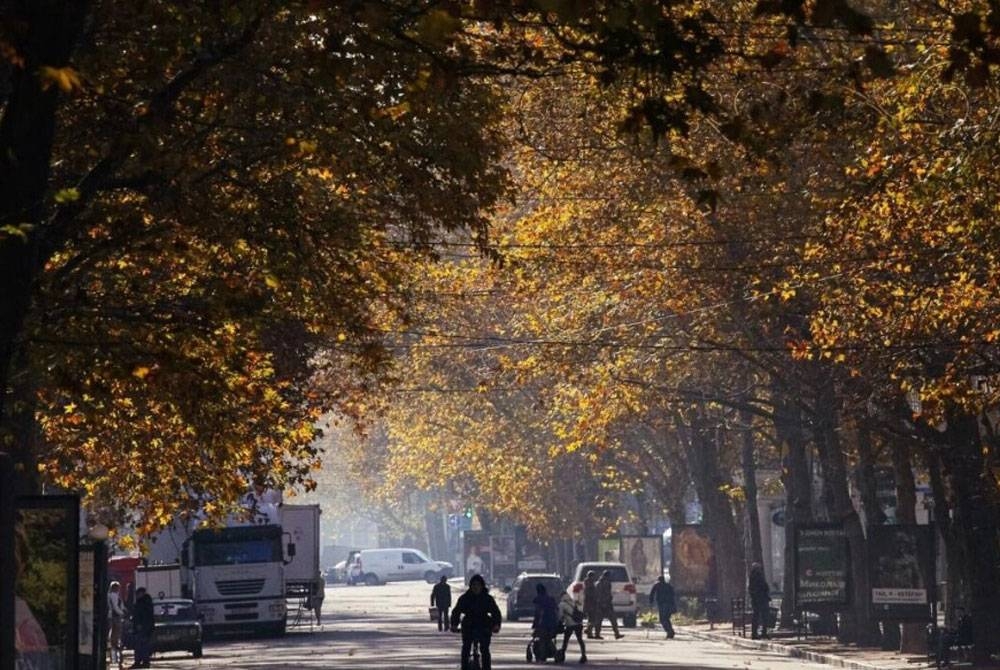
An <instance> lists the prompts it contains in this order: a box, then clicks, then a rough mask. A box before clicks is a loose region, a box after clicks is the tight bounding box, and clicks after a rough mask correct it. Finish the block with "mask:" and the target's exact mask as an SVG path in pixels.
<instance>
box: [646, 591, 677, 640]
mask: <svg viewBox="0 0 1000 670" xmlns="http://www.w3.org/2000/svg"><path fill="white" fill-rule="evenodd" d="M649 604H650V605H651V606H655V607H656V609H658V610H659V612H660V625H661V626H663V630H664V631H665V632H666V634H667V639H668V640H672V639H673V638H674V625H673V624H672V623H671V622H670V617H672V616H673V615H674V612H676V611H677V601H676V599H675V598H674V587H673V586H671V585H670V582H668V581H667V580H666V579H664V578H663V575H660V577H659V578H658V579H657V580H656V583H655V584H653V590H652V591H650V592H649Z"/></svg>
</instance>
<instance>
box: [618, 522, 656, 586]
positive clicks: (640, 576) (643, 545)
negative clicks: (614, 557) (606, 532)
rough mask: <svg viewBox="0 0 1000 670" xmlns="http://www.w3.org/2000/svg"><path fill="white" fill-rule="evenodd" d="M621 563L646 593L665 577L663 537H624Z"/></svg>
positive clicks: (622, 539)
mask: <svg viewBox="0 0 1000 670" xmlns="http://www.w3.org/2000/svg"><path fill="white" fill-rule="evenodd" d="M621 562H622V563H624V564H625V565H626V566H628V571H629V575H631V577H632V580H633V581H634V582H635V583H636V585H637V586H638V587H639V588H640V589H641V590H643V591H644V592H647V591H649V590H650V589H651V588H653V584H655V583H656V580H657V579H658V578H659V577H661V576H663V537H662V536H660V535H622V538H621Z"/></svg>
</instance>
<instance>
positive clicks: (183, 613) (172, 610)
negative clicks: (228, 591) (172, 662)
mask: <svg viewBox="0 0 1000 670" xmlns="http://www.w3.org/2000/svg"><path fill="white" fill-rule="evenodd" d="M153 620H154V621H155V627H154V629H153V651H187V652H190V653H191V654H192V655H193V656H194V657H195V658H201V621H200V620H199V619H198V610H197V609H196V608H195V606H194V602H192V601H190V600H186V599H183V598H166V599H164V600H154V601H153Z"/></svg>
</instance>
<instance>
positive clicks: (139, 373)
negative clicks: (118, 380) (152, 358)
mask: <svg viewBox="0 0 1000 670" xmlns="http://www.w3.org/2000/svg"><path fill="white" fill-rule="evenodd" d="M149 372H150V370H149V368H147V367H146V366H144V365H140V366H139V367H137V368H136V369H135V370H132V376H133V377H135V378H136V379H145V378H146V376H147V375H148V374H149Z"/></svg>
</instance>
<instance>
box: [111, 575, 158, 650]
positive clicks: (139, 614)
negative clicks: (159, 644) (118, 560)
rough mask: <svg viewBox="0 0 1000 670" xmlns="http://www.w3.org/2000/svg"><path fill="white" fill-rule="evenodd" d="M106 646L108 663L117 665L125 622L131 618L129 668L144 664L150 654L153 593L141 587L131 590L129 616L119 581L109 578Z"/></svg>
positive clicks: (151, 645)
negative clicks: (131, 658)
mask: <svg viewBox="0 0 1000 670" xmlns="http://www.w3.org/2000/svg"><path fill="white" fill-rule="evenodd" d="M108 619H109V621H108V624H109V626H108V630H109V635H108V646H109V647H110V648H111V665H113V666H115V665H116V666H119V667H121V666H122V664H123V663H124V658H123V656H122V647H123V642H124V639H123V636H124V633H125V624H126V622H127V621H128V620H129V619H131V626H132V629H131V634H132V638H131V639H132V647H133V649H134V650H135V658H134V661H133V663H132V665H131V666H129V667H130V668H148V667H149V665H150V661H151V660H152V657H153V651H152V649H153V627H154V625H155V624H154V618H153V597H152V596H151V595H149V593H148V592H147V591H146V589H145V588H143V587H141V586H140V587H139V588H137V589H136V590H135V602H134V603H133V605H132V608H131V617H129V611H128V610H127V609H126V607H125V601H124V600H122V594H121V584H119V583H118V582H111V586H110V587H109V588H108Z"/></svg>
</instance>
